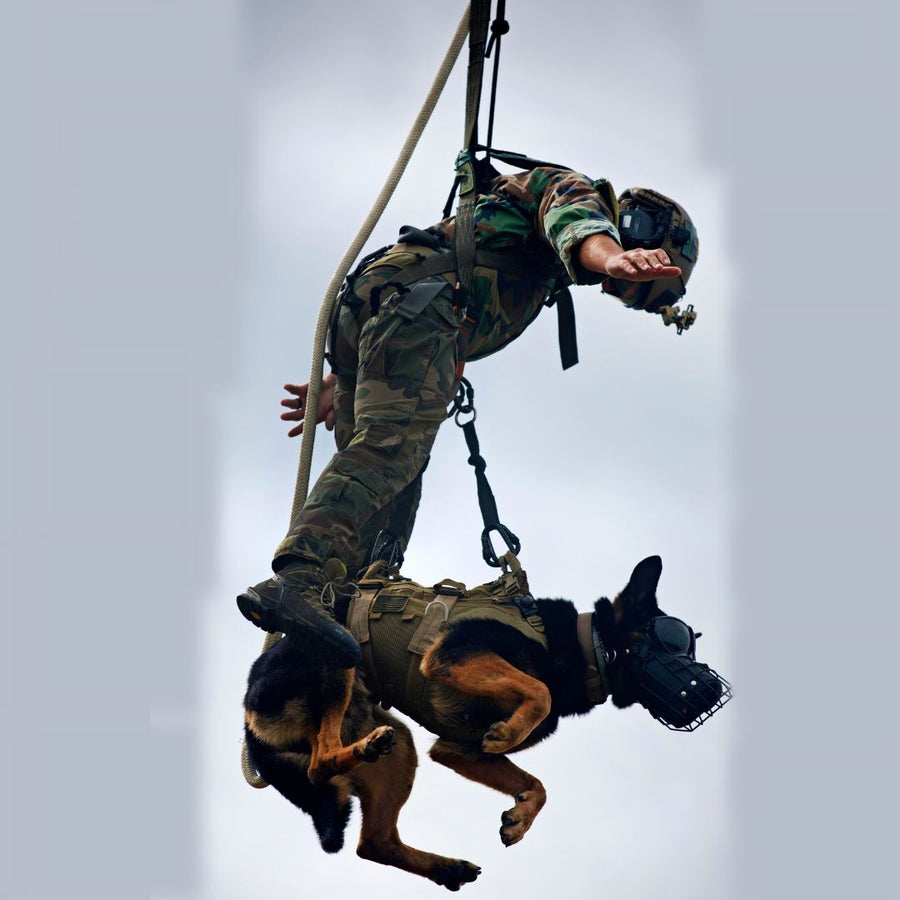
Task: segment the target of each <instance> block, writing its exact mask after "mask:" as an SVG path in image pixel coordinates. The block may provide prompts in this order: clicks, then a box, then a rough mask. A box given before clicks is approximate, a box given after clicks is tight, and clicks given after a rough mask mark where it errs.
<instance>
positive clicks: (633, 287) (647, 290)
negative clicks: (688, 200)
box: [606, 187, 699, 312]
mask: <svg viewBox="0 0 900 900" xmlns="http://www.w3.org/2000/svg"><path fill="white" fill-rule="evenodd" d="M619 235H620V236H621V238H622V247H624V249H626V250H634V249H635V248H636V247H644V248H646V249H648V250H653V249H657V248H659V247H662V249H663V250H665V251H666V253H668V255H669V258H670V259H671V260H672V265H673V266H678V267H679V268H680V269H681V275H680V276H678V277H677V278H658V279H656V280H655V281H627V280H626V279H624V278H609V279H607V283H606V290H607V291H608V292H609V293H611V294H615V295H616V296H617V297H618V298H619V299H620V300H622V301H623V302H624V303H625V304H626V305H627V306H630V307H633V308H635V309H645V310H647V311H648V312H657V311H658V310H659V309H660V308H661V307H663V306H674V305H675V304H676V303H677V302H678V301H679V300H680V299H681V297H683V296H684V294H685V291H686V290H687V282H688V278H690V276H691V272H692V271H693V269H694V266H695V265H696V263H697V256H698V253H699V244H698V241H697V229H696V228H694V223H693V222H692V221H691V218H690V216H689V215H688V214H687V213H686V212H685V210H684V207H682V206H679V204H677V203H676V202H675V201H674V200H672V199H670V198H669V197H666V196H664V195H663V194H660V193H658V192H657V191H653V190H650V189H649V188H640V187H637V188H629V189H628V190H627V191H624V192H623V193H622V194H621V196H620V197H619Z"/></svg>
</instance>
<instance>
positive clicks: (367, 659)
mask: <svg viewBox="0 0 900 900" xmlns="http://www.w3.org/2000/svg"><path fill="white" fill-rule="evenodd" d="M358 586H359V595H358V596H357V597H356V598H355V599H354V600H353V602H352V604H351V606H350V610H349V612H348V615H347V628H348V629H349V631H350V633H351V634H352V635H353V636H354V637H355V638H356V639H357V641H359V643H360V646H361V648H362V654H363V662H362V666H363V670H364V672H365V675H366V681H367V683H368V685H369V688H370V689H371V691H372V693H373V694H374V695H375V696H376V697H377V698H378V699H379V700H380V701H381V704H382V705H383V706H385V707H390V706H396V707H397V709H399V710H400V711H401V712H404V713H406V714H407V715H410V716H412V717H413V718H415V719H416V721H417V722H419V723H421V724H422V725H424V726H425V727H426V728H428V729H429V730H431V731H434V732H435V733H437V734H440V735H441V736H442V737H448V738H456V739H459V740H470V739H472V738H473V735H472V733H471V732H470V731H469V730H468V729H465V728H460V729H452V728H451V729H448V726H447V723H446V722H443V721H440V722H439V721H438V720H437V719H436V718H435V714H434V712H433V703H431V695H432V694H434V693H435V692H437V691H441V690H446V688H444V687H442V686H441V685H438V684H435V683H434V682H432V681H429V679H427V678H425V676H424V675H422V673H421V671H420V668H419V667H420V665H421V662H422V656H424V654H425V653H426V652H427V651H428V649H429V647H431V646H432V645H433V644H434V642H435V641H436V640H437V639H438V638H439V637H440V635H441V634H442V633H443V632H444V631H445V630H446V629H447V628H449V627H450V626H451V625H453V624H456V623H458V622H460V621H464V620H468V619H474V620H481V621H495V622H502V623H503V624H504V625H507V626H509V627H511V628H515V629H516V630H517V631H518V632H519V633H520V634H522V635H523V636H525V637H526V638H528V639H529V640H533V641H536V642H537V643H539V644H541V646H542V647H543V648H544V649H546V647H547V640H546V638H545V636H544V633H543V630H544V629H543V623H542V622H541V620H540V617H539V616H538V615H537V611H536V608H535V607H534V600H533V598H532V597H531V594H530V593H529V590H528V581H527V578H526V576H525V573H524V571H522V570H521V568H518V567H517V570H513V571H508V572H506V573H505V574H504V575H502V576H501V577H500V578H498V579H497V580H496V581H492V582H490V583H489V584H483V585H479V586H478V587H475V588H472V589H471V590H467V589H466V586H465V585H464V584H461V583H460V582H458V581H452V580H450V579H444V580H443V581H440V582H438V583H437V584H435V585H432V586H431V587H425V586H423V585H419V584H416V583H415V582H413V581H410V580H409V579H406V578H403V577H402V576H400V575H399V572H398V571H397V569H396V568H390V567H388V566H387V565H386V564H385V563H383V562H376V563H374V564H373V565H372V566H370V567H369V568H368V570H367V571H366V572H365V574H364V576H363V578H362V579H361V580H360V581H359V583H358Z"/></svg>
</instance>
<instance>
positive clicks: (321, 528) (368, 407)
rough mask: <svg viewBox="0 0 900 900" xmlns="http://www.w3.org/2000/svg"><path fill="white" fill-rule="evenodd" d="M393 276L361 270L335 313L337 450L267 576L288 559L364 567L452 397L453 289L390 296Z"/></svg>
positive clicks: (442, 284)
mask: <svg viewBox="0 0 900 900" xmlns="http://www.w3.org/2000/svg"><path fill="white" fill-rule="evenodd" d="M405 256H409V257H411V259H412V260H414V258H415V254H414V253H412V252H409V251H406V252H404V253H402V254H401V259H400V260H397V259H396V254H392V258H391V262H398V261H399V262H401V263H402V262H403V257H405ZM396 271H397V266H396V265H394V266H388V267H385V266H381V267H376V270H375V272H374V273H370V272H369V271H368V270H367V272H366V273H364V274H363V275H362V276H360V278H359V279H358V280H357V282H356V284H355V286H354V294H353V295H351V297H350V300H349V302H346V301H345V302H344V303H343V304H342V305H341V307H340V309H339V310H338V313H337V321H336V323H335V327H334V328H333V329H332V342H331V359H332V368H333V371H334V372H335V374H336V375H337V386H336V389H335V394H334V409H335V440H336V443H337V448H338V450H337V453H335V454H334V456H333V457H332V458H331V461H330V462H329V463H328V465H327V466H326V467H325V469H324V470H323V472H322V473H321V475H320V476H319V478H318V480H317V481H316V483H315V485H314V487H313V489H312V490H311V491H310V494H309V496H308V498H307V500H306V503H305V504H304V505H303V508H302V509H301V510H300V512H299V514H298V515H297V517H296V518H295V519H294V521H293V522H292V523H291V528H290V531H289V532H288V535H287V537H286V538H285V539H284V541H282V543H281V544H280V545H279V547H278V549H277V551H276V558H275V564H274V565H275V568H276V569H277V568H280V567H282V566H283V565H285V564H286V563H288V562H290V561H292V560H297V559H303V560H310V561H315V562H319V563H322V562H324V561H325V560H326V559H328V558H330V557H337V558H338V559H340V560H341V561H342V562H343V563H344V564H345V565H346V566H347V569H348V571H349V572H350V573H351V574H353V573H355V572H357V571H358V570H359V569H360V568H362V567H363V566H364V565H366V563H367V562H368V554H369V551H370V548H371V546H372V544H373V542H374V540H375V537H376V536H377V534H378V532H379V531H380V530H381V529H382V528H384V527H386V525H387V523H388V521H389V519H390V515H391V512H392V511H393V509H394V506H395V504H396V501H397V497H398V495H399V494H400V493H401V492H402V491H403V490H404V489H405V488H406V487H407V486H408V485H410V484H412V483H413V482H414V481H415V480H416V479H417V476H418V475H419V473H420V472H421V470H422V469H423V467H424V466H425V464H426V463H427V461H428V457H429V455H430V453H431V448H432V445H433V444H434V439H435V437H436V436H437V431H438V428H440V425H441V423H442V422H443V421H444V419H445V418H446V416H447V413H446V410H447V406H448V405H449V404H450V403H451V402H452V400H453V397H454V396H455V394H456V390H457V387H458V384H459V381H458V378H457V374H456V369H457V360H458V353H459V350H458V341H457V337H458V331H459V325H460V321H461V318H460V315H459V313H458V312H457V311H456V309H455V308H454V305H453V299H454V290H453V287H452V286H451V284H450V283H449V282H448V281H447V280H446V279H444V278H441V277H438V278H429V279H424V280H423V281H420V282H416V283H415V284H413V285H410V286H409V288H408V289H403V290H401V291H396V290H394V289H393V288H391V287H390V279H389V276H390V273H391V272H396ZM416 298H418V299H416ZM370 300H372V301H374V303H370ZM410 301H413V302H410ZM373 305H375V306H376V309H377V312H376V313H375V314H374V315H373V314H372V306H373ZM420 306H421V307H422V308H421V309H418V307H420ZM420 492H421V484H420V483H418V485H417V488H416V496H415V497H414V499H413V503H412V510H411V513H410V516H409V519H408V521H407V522H406V523H405V529H404V533H403V534H402V535H398V536H399V537H400V538H401V546H402V547H403V548H405V546H406V542H407V541H408V539H409V534H410V532H411V531H412V525H413V520H414V518H415V510H416V507H417V505H418V498H419V495H420Z"/></svg>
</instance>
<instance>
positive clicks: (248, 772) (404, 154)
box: [241, 4, 469, 788]
mask: <svg viewBox="0 0 900 900" xmlns="http://www.w3.org/2000/svg"><path fill="white" fill-rule="evenodd" d="M468 33H469V6H468V4H467V5H466V9H465V12H464V13H463V17H462V18H461V19H460V21H459V25H458V26H457V29H456V32H455V34H454V35H453V39H452V40H451V41H450V46H449V47H448V48H447V53H446V54H445V56H444V58H443V60H442V61H441V65H440V68H439V69H438V71H437V75H435V77H434V81H433V82H432V85H431V88H430V90H429V91H428V94H427V96H426V97H425V101H424V102H423V103H422V108H421V109H420V110H419V114H418V115H417V116H416V119H415V121H414V122H413V124H412V128H410V131H409V134H408V135H407V137H406V141H405V142H404V143H403V146H402V147H401V148H400V153H399V154H398V156H397V160H396V162H395V163H394V166H393V168H392V169H391V171H390V173H389V174H388V177H387V179H386V180H385V182H384V186H383V187H382V188H381V192H380V193H379V194H378V197H377V198H376V199H375V203H374V204H373V206H372V209H371V210H370V211H369V215H368V216H366V219H365V221H364V222H363V224H362V225H361V226H360V229H359V231H358V232H357V234H356V237H355V238H354V239H353V242H352V243H351V244H350V246H349V247H348V248H347V252H346V253H344V255H343V256H342V257H341V261H340V262H339V263H338V265H337V268H336V269H335V271H334V274H333V275H332V276H331V281H330V282H329V284H328V288H327V289H326V291H325V297H324V299H323V300H322V306H321V307H320V308H319V317H318V319H317V321H316V331H315V334H314V335H313V358H312V364H311V366H310V373H309V392H308V393H307V395H306V410H307V411H309V410H312V413H311V416H312V420H311V421H312V423H313V425H315V419H316V412H317V410H318V408H319V395H320V394H321V392H322V364H323V362H324V360H325V338H326V336H327V334H328V328H329V326H330V324H331V316H332V314H333V312H334V303H335V300H336V299H337V294H338V291H339V290H340V287H341V284H343V281H344V279H345V278H346V277H347V273H348V272H349V271H350V267H351V266H352V265H353V263H354V261H355V260H356V258H357V257H358V256H359V254H360V252H361V251H362V249H363V247H364V246H365V243H366V241H368V240H369V237H370V236H371V234H372V231H373V230H374V228H375V226H376V225H377V224H378V220H379V219H380V218H381V214H382V213H383V212H384V210H385V207H386V206H387V205H388V201H389V200H390V199H391V197H392V196H393V193H394V191H395V190H396V188H397V185H398V184H399V183H400V178H401V177H402V175H403V173H404V171H405V170H406V166H407V164H408V163H409V161H410V159H411V158H412V154H413V150H415V148H416V144H418V143H419V138H421V137H422V132H423V131H424V130H425V126H426V125H427V124H428V120H429V119H430V118H431V114H432V113H433V112H434V108H435V106H436V105H437V102H438V98H439V97H440V96H441V92H442V91H443V90H444V85H445V84H446V83H447V79H448V78H449V77H450V72H451V70H452V69H453V64H454V63H455V62H456V59H457V57H458V56H459V52H460V50H461V49H462V46H463V44H464V43H465V40H466V35H467V34H468ZM306 422H307V424H309V422H310V419H309V417H306ZM315 432H316V429H315V427H309V428H304V429H303V438H302V440H301V442H300V462H299V464H298V466H297V482H296V484H295V486H294V503H293V506H292V508H291V524H293V522H294V519H295V518H296V517H297V516H298V515H299V514H300V510H301V509H302V508H303V504H304V503H305V502H306V495H307V493H308V491H309V472H310V469H311V468H312V454H313V443H314V441H315ZM278 637H279V636H278V635H272V634H270V635H268V636H267V637H266V640H265V643H264V644H263V652H265V651H266V650H268V649H269V648H270V647H272V646H274V645H275V643H276V642H277V641H278ZM241 768H242V769H243V772H244V778H245V779H246V780H247V783H248V784H250V785H252V786H253V787H255V788H264V787H266V785H267V784H268V782H267V781H265V779H263V778H260V776H259V775H258V774H257V773H256V771H255V770H254V769H253V766H252V764H251V763H250V756H249V751H248V749H247V742H246V741H244V746H243V749H242V751H241Z"/></svg>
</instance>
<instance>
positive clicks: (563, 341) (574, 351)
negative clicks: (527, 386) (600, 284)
mask: <svg viewBox="0 0 900 900" xmlns="http://www.w3.org/2000/svg"><path fill="white" fill-rule="evenodd" d="M553 303H555V304H556V327H557V331H558V333H559V359H560V362H561V363H562V367H563V371H565V370H566V369H569V368H571V367H572V366H574V365H575V363H577V362H578V335H577V334H576V333H575V304H574V303H573V302H572V292H571V291H570V290H569V288H568V287H563V288H561V289H560V290H558V291H557V292H556V293H555V294H553V295H552V296H551V297H550V300H549V301H548V304H550V305H552V304H553Z"/></svg>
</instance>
